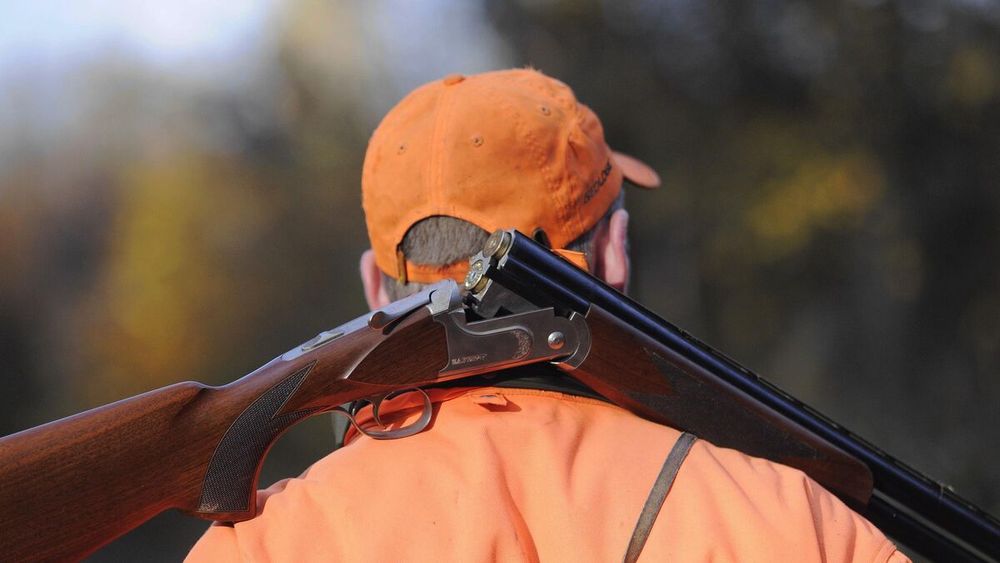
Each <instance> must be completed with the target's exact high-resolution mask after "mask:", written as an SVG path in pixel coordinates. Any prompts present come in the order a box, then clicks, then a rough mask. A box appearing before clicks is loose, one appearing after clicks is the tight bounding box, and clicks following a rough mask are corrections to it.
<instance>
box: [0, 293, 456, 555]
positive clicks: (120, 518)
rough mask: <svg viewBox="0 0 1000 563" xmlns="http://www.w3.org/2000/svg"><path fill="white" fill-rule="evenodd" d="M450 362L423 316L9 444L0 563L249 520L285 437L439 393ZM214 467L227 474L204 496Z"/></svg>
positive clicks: (4, 448)
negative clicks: (346, 410)
mask: <svg viewBox="0 0 1000 563" xmlns="http://www.w3.org/2000/svg"><path fill="white" fill-rule="evenodd" d="M446 362H447V344H446V343H445V341H444V329H443V328H442V327H441V326H440V325H439V324H438V323H436V322H434V321H433V320H432V319H431V318H430V316H429V313H428V312H427V311H426V309H421V310H420V311H418V312H415V313H413V314H412V315H410V316H409V317H407V318H406V319H405V320H403V321H402V322H401V323H400V324H399V325H398V326H396V327H395V328H394V329H393V330H392V332H390V333H389V334H388V335H387V334H383V333H382V332H381V331H379V330H374V329H370V328H368V327H367V326H363V327H361V328H359V329H357V330H354V331H353V332H350V333H348V334H345V335H344V336H342V337H341V338H338V339H336V340H333V341H332V342H330V343H329V344H325V345H323V346H321V347H319V348H316V349H315V350H312V351H309V352H307V353H304V354H300V355H293V357H292V358H291V359H289V360H285V359H283V358H282V357H278V358H275V359H274V360H272V361H271V362H268V363H267V364H265V365H264V366H262V367H261V368H259V369H257V370H255V371H254V372H253V373H251V374H249V375H247V376H244V377H243V378H241V379H239V380H237V381H234V382H233V383H230V384H228V385H225V386H222V387H207V386H205V385H202V384H199V383H193V382H186V383H178V384H176V385H171V386H169V387H165V388H162V389H158V390H155V391H151V392H149V393H145V394H143V395H140V396H137V397H133V398H130V399H126V400H123V401H119V402H117V403H113V404H110V405H107V406H103V407H100V408H96V409H93V410H90V411H87V412H84V413H81V414H78V415H75V416H72V417H69V418H65V419H62V420H58V421H55V422H51V423H48V424H45V425H43V426H39V427H36V428H32V429H29V430H25V431H23V432H19V433H17V434H13V435H11V436H7V437H5V438H2V439H0V553H2V555H0V559H3V560H10V561H41V560H46V561H47V560H65V559H78V558H82V557H84V556H86V555H87V554H89V553H92V552H93V551H94V550H96V549H98V548H99V547H101V546H102V545H104V544H106V543H108V542H110V541H111V540H113V539H114V538H116V537H118V536H120V535H122V534H124V533H125V532H128V531H129V530H131V529H133V528H135V527H137V526H139V525H140V524H142V523H143V522H145V521H147V520H149V519H150V518H152V517H154V516H156V515H157V514H159V513H160V512H163V511H165V510H168V509H171V508H176V509H179V510H182V511H184V512H187V513H189V514H192V515H195V516H198V517H201V518H207V519H214V520H245V519H248V518H252V517H253V516H254V515H255V511H256V507H255V490H256V487H257V479H258V476H259V473H260V468H261V465H262V462H263V459H264V457H265V456H266V454H267V451H268V450H269V449H270V446H271V445H272V444H273V442H274V441H275V440H276V439H277V438H278V437H279V436H280V435H281V434H282V433H284V432H285V431H286V430H287V429H288V428H290V427H291V426H292V425H294V424H295V423H297V422H299V421H301V420H303V419H304V418H305V417H306V416H309V415H312V414H315V413H318V412H322V411H324V410H328V409H330V408H332V407H334V406H337V405H340V404H343V403H345V402H348V401H353V400H357V399H361V398H365V397H368V396H372V395H375V394H379V393H385V392H387V391H389V390H392V389H393V388H407V387H411V386H413V385H416V384H419V383H427V382H432V381H434V380H435V379H436V377H437V372H438V371H439V370H440V369H441V367H443V366H444V365H445V363H446ZM355 374H356V375H357V376H358V379H357V380H355V379H354V378H353V376H354V375H355ZM290 378H291V379H290ZM269 392H270V395H267V396H265V395H266V394H268V393H269ZM276 393H277V394H278V396H276V395H275V394H276ZM262 397H264V399H266V401H264V402H266V403H267V404H264V405H262ZM265 407H266V408H265ZM262 409H263V410H262ZM272 411H273V414H270V413H271V412H272ZM248 432H250V433H254V432H256V433H258V434H257V435H253V434H247V433H248ZM227 433H228V437H229V438H228V439H225V440H224V438H226V437H227ZM234 433H235V434H236V435H235V436H234ZM261 433H264V434H261ZM220 444H222V446H220ZM213 459H215V460H216V463H215V465H214V466H215V467H216V468H220V469H218V470H220V471H223V473H222V474H221V477H220V478H215V479H213V480H212V483H214V484H213V485H212V487H210V488H209V489H208V490H206V488H205V486H204V485H205V482H206V474H207V472H208V471H209V468H210V466H212V460H213ZM225 471H230V472H231V471H238V472H239V474H238V475H236V474H232V473H225ZM220 487H221V489H220ZM225 487H235V489H231V490H230V489H226V488H225ZM219 499H235V500H233V501H232V502H225V501H220V500H219ZM233 506H236V507H238V508H237V509H235V510H234V509H232V507H233Z"/></svg>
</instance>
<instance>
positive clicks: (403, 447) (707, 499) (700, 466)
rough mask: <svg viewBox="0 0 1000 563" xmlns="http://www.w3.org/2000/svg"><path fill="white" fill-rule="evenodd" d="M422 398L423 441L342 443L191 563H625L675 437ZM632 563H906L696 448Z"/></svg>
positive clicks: (807, 499)
mask: <svg viewBox="0 0 1000 563" xmlns="http://www.w3.org/2000/svg"><path fill="white" fill-rule="evenodd" d="M431 398H432V400H433V401H434V403H435V411H436V412H435V417H434V420H433V422H432V426H431V427H430V428H429V429H428V430H426V431H424V432H422V433H420V434H417V435H415V436H412V437H409V438H404V439H400V440H391V441H376V440H372V439H369V438H367V437H364V436H361V437H358V436H357V434H356V433H354V434H353V436H350V435H349V438H354V439H353V440H352V441H351V442H350V443H349V444H348V445H347V446H345V447H344V448H342V449H340V450H338V451H336V452H334V453H332V454H330V455H329V456H327V457H325V458H324V459H322V460H320V461H319V462H317V463H316V464H314V465H313V466H312V467H311V468H309V470H307V471H306V473H305V474H303V475H302V476H301V477H299V478H297V479H287V480H284V481H281V482H279V483H276V484H275V485H274V486H272V487H271V488H269V489H267V490H265V491H261V492H260V493H259V500H260V503H261V504H260V506H261V507H262V508H261V513H260V515H259V516H258V517H257V518H255V519H253V520H250V521H247V522H242V523H238V524H235V525H218V524H217V525H213V526H212V527H210V528H209V530H208V531H207V532H206V534H205V535H204V536H203V537H202V538H201V540H200V541H199V542H198V544H197V545H196V546H195V547H194V549H193V550H192V551H191V553H190V555H189V560H190V561H210V562H212V563H220V562H225V561H237V560H247V561H270V560H276V561H376V562H378V561H386V562H396V561H494V560H500V561H621V560H622V556H623V555H624V554H625V550H626V547H627V546H628V543H629V539H630V537H631V534H632V531H633V528H634V527H635V524H636V519H637V518H638V516H639V513H640V511H641V509H642V506H643V504H644V502H645V500H646V497H647V496H648V495H649V490H650V487H651V486H652V484H653V482H654V480H655V479H656V476H657V475H658V473H659V471H660V468H661V466H662V465H663V461H664V458H665V456H666V455H667V453H668V452H669V451H670V449H671V448H672V446H673V445H674V442H675V441H676V440H677V438H678V436H679V435H680V433H679V432H678V431H677V430H674V429H672V428H669V427H666V426H660V425H657V424H653V423H651V422H648V421H645V420H643V419H640V418H638V417H636V416H634V415H632V414H630V413H629V412H627V411H625V410H622V409H620V408H618V407H615V406H613V405H609V404H607V403H603V402H601V401H596V400H592V399H587V398H581V397H576V396H571V395H564V394H561V393H554V392H548V391H538V390H528V389H508V388H477V389H468V388H465V389H437V390H433V391H431ZM406 412H408V411H405V410H404V411H397V415H399V416H404V415H405V413H406ZM409 416H411V418H412V416H413V415H412V412H411V411H410V414H409ZM382 418H383V420H386V419H387V418H389V415H387V414H386V413H383V416H382ZM639 560H640V561H643V560H645V561H761V562H765V561H766V562H771V561H799V562H805V561H831V562H838V561H879V562H881V561H906V560H907V559H906V557H905V556H904V555H903V554H901V553H900V552H898V551H897V550H896V548H895V546H894V545H893V544H892V543H891V542H890V541H889V540H887V539H886V538H885V536H883V535H882V533H881V532H879V531H878V530H877V529H876V528H875V527H874V526H872V525H871V524H870V523H869V522H868V521H866V520H865V519H864V518H862V517H861V516H859V515H857V514H855V513H854V512H852V511H851V510H850V509H848V508H847V507H846V506H845V505H844V504H843V503H841V502H840V501H839V500H838V499H837V498H836V497H834V496H833V495H832V494H830V493H828V492H827V491H826V490H824V489H823V488H821V487H820V486H819V485H817V484H816V483H815V482H813V481H812V480H811V479H809V478H808V477H806V476H805V475H803V474H802V473H801V472H799V471H797V470H794V469H791V468H788V467H785V466H782V465H778V464H775V463H771V462H768V461H765V460H761V459H756V458H752V457H748V456H746V455H744V454H742V453H740V452H738V451H734V450H729V449H724V448H718V447H715V446H713V445H711V444H709V443H707V442H705V441H702V440H699V441H697V442H695V444H694V446H693V447H692V449H691V451H690V453H689V455H688V456H687V459H686V460H685V462H684V464H683V465H682V466H681V469H680V471H679V473H678V474H677V477H676V480H675V481H674V484H673V487H672V488H671V489H670V492H669V494H668V495H667V497H666V501H665V502H664V504H663V507H662V509H661V511H660V513H659V516H658V517H657V519H656V521H655V523H654V525H653V527H652V530H651V533H650V536H649V539H648V541H647V543H646V545H645V548H644V550H643V552H642V555H641V556H640V558H639Z"/></svg>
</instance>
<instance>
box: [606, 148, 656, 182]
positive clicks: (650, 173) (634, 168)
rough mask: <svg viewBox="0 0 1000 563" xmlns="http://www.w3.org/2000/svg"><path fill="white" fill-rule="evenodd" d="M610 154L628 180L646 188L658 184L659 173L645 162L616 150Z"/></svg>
mask: <svg viewBox="0 0 1000 563" xmlns="http://www.w3.org/2000/svg"><path fill="white" fill-rule="evenodd" d="M611 156H612V157H613V158H614V159H615V164H617V165H618V166H620V167H621V169H622V174H623V175H624V176H625V179H626V180H628V181H629V182H631V183H633V184H635V185H636V186H639V187H640V188H647V189H651V188H658V187H659V186H660V175H659V174H657V173H656V171H655V170H653V169H652V168H651V167H650V166H649V165H648V164H646V163H645V162H642V161H641V160H639V159H637V158H635V157H631V156H629V155H627V154H624V153H620V152H618V151H611Z"/></svg>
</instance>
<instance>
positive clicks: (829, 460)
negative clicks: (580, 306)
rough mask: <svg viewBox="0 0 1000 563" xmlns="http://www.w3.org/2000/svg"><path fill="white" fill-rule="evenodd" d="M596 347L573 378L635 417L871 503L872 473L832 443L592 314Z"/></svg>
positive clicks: (858, 505)
mask: <svg viewBox="0 0 1000 563" xmlns="http://www.w3.org/2000/svg"><path fill="white" fill-rule="evenodd" d="M586 318H587V325H588V327H589V328H590V331H591V342H592V347H591V350H590V353H589V354H588V355H587V358H586V359H585V360H584V362H583V363H582V364H581V365H580V366H579V367H578V368H576V369H575V370H568V371H569V373H570V374H571V375H573V376H574V377H576V378H577V379H579V380H580V381H582V382H583V383H585V384H586V385H588V386H590V387H591V388H592V389H594V390H595V391H597V392H598V393H601V394H602V395H604V396H605V397H607V398H608V399H610V400H611V401H613V402H615V403H617V404H619V405H621V406H623V407H625V408H627V409H628V410H630V411H632V412H634V413H636V414H638V415H639V416H642V417H644V418H647V419H649V420H652V421H654V422H658V423H661V424H666V425H669V426H672V427H674V428H677V429H679V430H685V431H688V432H691V433H692V434H695V435H696V436H698V437H699V438H702V439H704V440H708V441H709V442H711V443H713V444H715V445H717V446H722V447H726V448H734V449H737V450H740V451H742V452H744V453H746V454H749V455H752V456H755V457H762V458H765V459H769V460H771V461H775V462H778V463H782V464H784V465H788V466H791V467H795V468H797V469H800V470H802V471H804V472H805V473H806V474H808V475H809V476H810V477H812V478H813V479H814V480H816V481H817V482H818V483H820V484H821V485H823V486H824V487H826V488H827V489H828V490H830V491H831V492H833V493H835V494H836V495H837V496H839V497H840V498H841V499H842V500H844V501H845V502H846V503H847V504H848V505H850V506H851V507H853V508H855V509H857V510H860V509H863V508H864V507H865V506H866V505H867V503H868V499H869V498H870V497H871V494H872V488H873V482H872V474H871V471H870V470H869V469H868V467H867V466H865V465H864V464H863V463H861V462H860V461H859V460H857V459H855V458H853V457H851V456H849V455H847V454H846V453H845V452H843V451H842V450H840V449H838V448H836V447H835V446H833V445H832V444H830V443H829V442H827V441H826V440H824V439H822V438H820V437H818V436H816V435H814V434H813V433H811V432H808V431H807V430H806V429H804V428H803V427H801V426H799V425H798V424H796V423H794V422H792V421H790V420H787V419H785V418H784V417H781V416H780V415H778V414H776V413H774V412H772V411H770V409H767V408H766V407H764V406H763V405H761V404H760V403H759V402H757V401H756V400H755V399H753V398H752V397H750V396H748V395H746V394H745V393H744V392H742V391H740V390H739V389H737V388H735V387H733V386H732V385H730V384H728V383H726V382H724V381H721V380H719V379H718V378H717V377H715V376H713V375H712V374H710V373H708V372H707V371H705V370H703V369H702V368H700V367H698V366H696V365H694V364H691V363H689V362H687V361H686V360H684V359H683V358H681V357H680V356H678V355H676V354H674V353H673V352H671V351H670V350H669V349H668V348H666V347H665V346H662V345H660V344H659V343H658V342H656V341H654V340H652V339H650V338H648V337H646V336H645V335H642V334H639V333H637V332H636V331H634V330H632V329H631V328H630V327H627V326H625V325H623V324H621V321H619V320H618V319H616V318H614V317H612V316H611V315H609V314H608V313H606V312H605V311H603V310H602V309H600V308H599V307H596V306H594V307H592V308H591V310H590V311H589V312H588V313H587V317H586Z"/></svg>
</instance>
